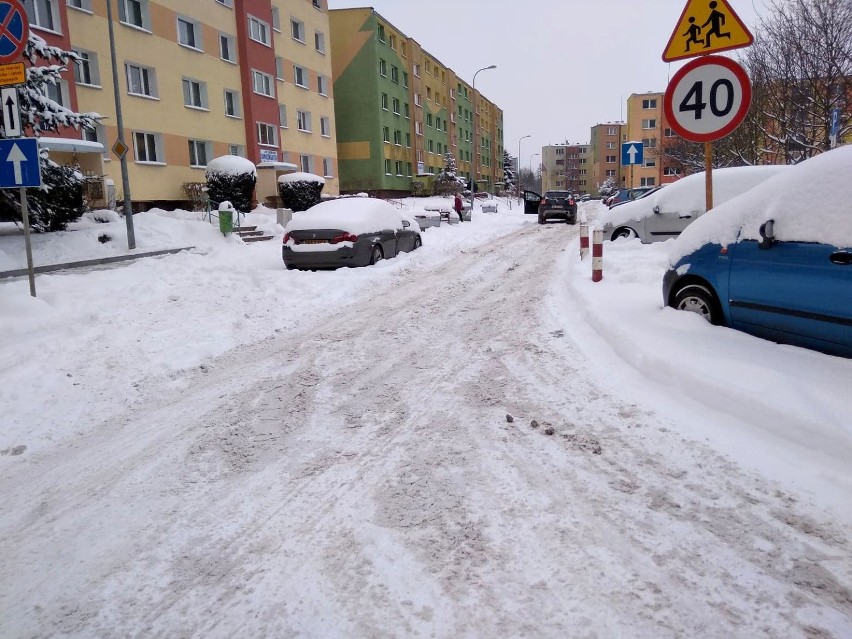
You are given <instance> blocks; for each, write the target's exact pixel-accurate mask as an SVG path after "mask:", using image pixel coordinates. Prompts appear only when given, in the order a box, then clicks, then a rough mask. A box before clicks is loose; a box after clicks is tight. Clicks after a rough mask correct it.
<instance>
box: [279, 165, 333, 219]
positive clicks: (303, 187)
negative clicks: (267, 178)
mask: <svg viewBox="0 0 852 639" xmlns="http://www.w3.org/2000/svg"><path fill="white" fill-rule="evenodd" d="M324 186H325V180H324V179H323V178H321V177H320V176H319V175H314V174H313V173H298V172H297V173H287V174H286V175H282V176H281V177H279V178H278V195H280V196H281V202H282V204H283V205H284V206H285V207H286V208H288V209H290V210H292V211H307V210H308V209H309V208H311V207H312V206H314V205H315V204H319V203H320V201H321V200H322V196H321V194H322V189H323V187H324Z"/></svg>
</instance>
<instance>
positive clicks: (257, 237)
mask: <svg viewBox="0 0 852 639" xmlns="http://www.w3.org/2000/svg"><path fill="white" fill-rule="evenodd" d="M271 239H272V236H271V235H249V236H247V237H245V236H244V237H243V238H242V240H243V242H265V241H266V240H271Z"/></svg>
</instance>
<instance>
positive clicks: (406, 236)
mask: <svg viewBox="0 0 852 639" xmlns="http://www.w3.org/2000/svg"><path fill="white" fill-rule="evenodd" d="M414 237H415V231H414V230H413V229H412V228H411V223H410V222H409V221H408V220H403V221H402V230H400V231H397V237H396V243H397V247H396V248H397V253H399V252H401V251H411V250H413V249H414Z"/></svg>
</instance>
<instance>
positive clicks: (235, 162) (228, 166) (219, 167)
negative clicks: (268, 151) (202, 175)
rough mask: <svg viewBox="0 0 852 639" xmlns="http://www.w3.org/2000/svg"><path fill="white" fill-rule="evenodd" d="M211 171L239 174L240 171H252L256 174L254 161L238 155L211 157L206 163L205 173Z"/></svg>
mask: <svg viewBox="0 0 852 639" xmlns="http://www.w3.org/2000/svg"><path fill="white" fill-rule="evenodd" d="M213 171H215V172H216V173H227V174H229V175H240V174H242V173H252V174H254V175H257V170H256V169H255V166H254V162H252V161H251V160H247V159H245V158H242V157H240V156H239V155H222V156H219V157H218V158H213V159H212V160H210V162H208V163H207V173H210V172H213Z"/></svg>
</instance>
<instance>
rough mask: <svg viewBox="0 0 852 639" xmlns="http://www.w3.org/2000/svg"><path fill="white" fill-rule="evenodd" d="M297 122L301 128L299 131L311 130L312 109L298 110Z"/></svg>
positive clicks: (308, 131) (307, 131) (306, 131)
mask: <svg viewBox="0 0 852 639" xmlns="http://www.w3.org/2000/svg"><path fill="white" fill-rule="evenodd" d="M296 124H297V126H298V128H299V131H304V132H305V133H310V132H311V113H310V111H301V110H299V111H296Z"/></svg>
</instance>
